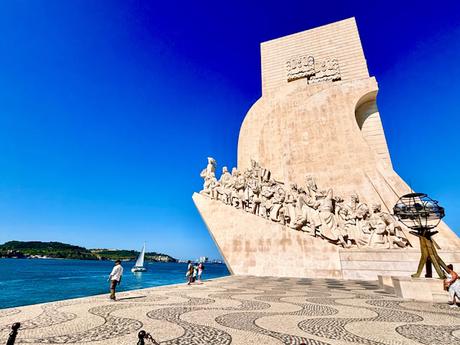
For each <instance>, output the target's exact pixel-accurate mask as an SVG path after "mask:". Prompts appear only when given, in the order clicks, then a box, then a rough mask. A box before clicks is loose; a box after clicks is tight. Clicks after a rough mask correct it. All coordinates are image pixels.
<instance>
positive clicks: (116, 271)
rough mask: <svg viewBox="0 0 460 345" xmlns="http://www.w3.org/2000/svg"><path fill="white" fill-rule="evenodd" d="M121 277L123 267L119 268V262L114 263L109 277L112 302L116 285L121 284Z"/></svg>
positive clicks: (114, 298)
mask: <svg viewBox="0 0 460 345" xmlns="http://www.w3.org/2000/svg"><path fill="white" fill-rule="evenodd" d="M122 276H123V266H121V261H120V260H117V261H115V266H113V269H112V273H110V275H109V281H110V299H111V300H112V301H115V300H116V297H115V289H116V287H117V285H120V283H121V277H122Z"/></svg>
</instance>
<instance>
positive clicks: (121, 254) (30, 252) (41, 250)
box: [0, 241, 177, 262]
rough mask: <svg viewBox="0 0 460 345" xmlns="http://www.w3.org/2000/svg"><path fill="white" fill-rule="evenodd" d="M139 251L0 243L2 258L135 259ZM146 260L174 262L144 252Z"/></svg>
mask: <svg viewBox="0 0 460 345" xmlns="http://www.w3.org/2000/svg"><path fill="white" fill-rule="evenodd" d="M138 255H139V252H136V251H134V250H109V249H91V250H89V249H86V248H84V247H79V246H73V245H70V244H66V243H61V242H39V241H28V242H23V241H9V242H6V243H4V244H2V245H0V257H3V258H39V257H47V258H60V259H81V260H116V259H120V260H135V259H136V258H137V256H138ZM145 259H146V260H147V261H160V262H176V261H177V260H176V259H174V258H173V257H171V256H169V255H166V254H159V253H154V252H151V253H146V254H145Z"/></svg>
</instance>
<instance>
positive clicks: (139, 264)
mask: <svg viewBox="0 0 460 345" xmlns="http://www.w3.org/2000/svg"><path fill="white" fill-rule="evenodd" d="M144 256H145V243H144V246H143V247H142V250H141V253H140V254H139V256H138V257H137V260H136V263H135V264H134V267H133V268H131V272H145V271H147V268H145V267H144Z"/></svg>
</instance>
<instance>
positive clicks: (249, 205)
mask: <svg viewBox="0 0 460 345" xmlns="http://www.w3.org/2000/svg"><path fill="white" fill-rule="evenodd" d="M215 171H216V161H215V160H214V159H213V158H212V157H208V164H207V166H206V168H205V169H203V170H202V172H201V174H200V176H201V177H202V178H203V179H204V182H203V190H202V191H201V192H200V193H201V194H203V195H205V196H208V197H209V198H211V199H214V200H219V201H221V202H223V203H224V204H227V205H229V206H232V207H236V208H239V209H241V210H243V211H246V212H250V213H252V214H254V215H256V216H260V217H263V218H265V219H267V220H268V221H273V222H278V223H280V224H283V225H287V226H289V227H290V228H291V229H295V230H298V231H305V232H308V233H309V234H310V235H312V236H315V237H316V236H317V235H320V236H321V238H323V239H325V240H328V241H329V242H331V243H335V244H339V245H341V246H343V247H344V248H349V247H350V246H352V245H355V246H357V247H358V248H361V247H363V246H371V247H381V248H404V247H406V246H408V245H410V243H409V241H408V240H407V237H406V236H405V234H404V231H403V228H402V226H401V224H399V222H398V221H396V220H395V219H394V218H393V217H392V216H391V215H390V214H388V213H384V212H382V211H381V207H380V204H373V205H372V207H371V212H369V208H368V206H367V205H366V204H364V203H360V202H359V197H358V195H357V194H353V195H351V197H350V201H349V203H347V204H345V203H344V201H343V199H342V198H341V197H340V196H334V195H333V190H332V188H329V189H328V190H327V191H320V190H319V188H318V186H317V184H316V181H315V179H314V177H313V176H311V175H308V176H307V177H306V185H305V188H302V187H298V186H297V185H296V184H291V185H290V188H289V190H288V191H286V190H285V188H284V187H283V185H284V184H283V183H282V182H278V181H276V180H274V179H272V178H271V173H270V171H269V170H268V169H265V168H263V167H261V166H260V165H259V163H258V162H257V161H255V160H251V166H250V168H248V169H246V170H245V171H243V172H240V171H238V169H236V168H233V169H232V173H231V174H230V173H229V171H228V169H227V167H223V168H222V175H221V176H220V179H219V180H217V178H216V176H215Z"/></svg>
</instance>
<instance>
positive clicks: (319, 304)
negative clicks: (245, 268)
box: [0, 277, 460, 345]
mask: <svg viewBox="0 0 460 345" xmlns="http://www.w3.org/2000/svg"><path fill="white" fill-rule="evenodd" d="M118 298H119V300H118V301H117V302H111V301H109V300H108V296H107V295H104V296H96V297H88V298H80V299H73V300H66V301H59V302H52V303H45V304H40V305H33V306H26V307H19V308H11V309H3V310H0V344H4V343H6V339H7V338H8V333H9V327H10V326H11V324H12V323H13V322H15V321H20V322H21V323H22V327H21V330H20V333H19V336H18V338H17V340H16V344H36V345H38V344H76V345H79V344H81V345H83V344H92V345H108V344H111V345H113V344H117V345H129V344H132V345H134V344H136V343H137V333H138V331H139V330H141V329H145V330H147V331H148V332H150V333H152V335H153V336H154V338H155V339H156V340H157V341H158V342H159V343H160V344H161V345H186V344H192V345H193V344H202V345H205V344H206V345H210V344H212V345H226V344H242V345H256V344H267V345H272V344H273V345H275V344H279V345H282V344H286V345H288V344H297V345H299V344H302V343H304V344H309V345H328V344H330V345H349V344H365V345H382V344H386V345H416V344H426V345H445V344H452V345H456V344H457V345H460V308H458V309H452V308H449V307H448V306H447V304H430V303H421V302H415V301H409V300H402V299H398V298H396V297H394V296H392V295H389V294H385V293H382V291H380V290H379V289H378V286H377V284H376V283H375V282H361V281H340V280H333V279H293V278H286V279H284V278H270V277H226V278H222V279H215V280H210V281H206V282H205V283H203V284H201V285H192V286H187V285H185V284H183V285H175V286H164V287H158V288H151V289H143V290H136V291H129V292H124V293H119V294H118Z"/></svg>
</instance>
